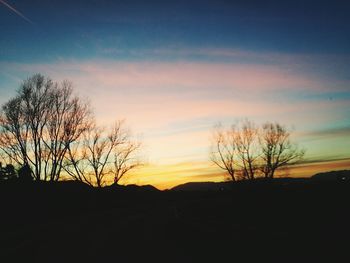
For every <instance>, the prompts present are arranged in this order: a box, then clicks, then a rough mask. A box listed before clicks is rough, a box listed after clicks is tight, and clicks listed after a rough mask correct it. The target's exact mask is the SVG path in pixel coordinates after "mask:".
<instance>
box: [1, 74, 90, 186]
mask: <svg viewBox="0 0 350 263" xmlns="http://www.w3.org/2000/svg"><path fill="white" fill-rule="evenodd" d="M90 119H91V118H90V110H89V106H88V104H86V103H83V102H82V101H81V100H80V99H79V98H78V97H76V96H73V92H72V88H71V84H70V83H69V82H63V83H62V84H61V85H60V84H58V83H56V82H53V81H52V80H51V79H49V78H45V77H44V76H42V75H40V74H37V75H34V76H32V77H30V78H28V79H27V80H25V81H24V82H23V84H22V85H21V87H20V89H19V90H18V92H17V96H16V97H15V98H13V99H10V100H9V101H8V102H7V103H5V104H4V105H3V107H2V111H1V114H0V149H1V150H2V152H3V153H4V154H5V155H7V156H8V157H9V158H10V159H11V160H12V161H13V162H14V163H17V164H18V165H20V166H23V165H28V166H29V167H30V168H31V171H32V176H33V177H34V179H35V180H51V181H55V180H58V179H59V177H60V172H61V166H62V161H63V159H64V155H65V154H66V151H67V149H68V147H69V145H70V144H71V143H73V142H74V141H76V140H77V139H78V138H79V137H80V135H81V134H82V132H83V131H84V130H85V129H86V127H87V126H88V123H89V121H90Z"/></svg>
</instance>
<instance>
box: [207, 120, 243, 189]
mask: <svg viewBox="0 0 350 263" xmlns="http://www.w3.org/2000/svg"><path fill="white" fill-rule="evenodd" d="M236 154H237V149H236V143H235V130H234V127H232V128H231V129H228V130H224V129H223V127H222V126H221V125H218V126H217V127H216V128H215V130H214V133H213V142H212V146H211V151H210V159H211V161H212V162H213V163H214V164H216V165H217V166H218V167H220V168H221V169H223V170H224V171H226V172H227V173H228V174H229V176H230V178H231V180H232V181H233V182H234V181H236V177H235V171H236V166H237V159H236Z"/></svg>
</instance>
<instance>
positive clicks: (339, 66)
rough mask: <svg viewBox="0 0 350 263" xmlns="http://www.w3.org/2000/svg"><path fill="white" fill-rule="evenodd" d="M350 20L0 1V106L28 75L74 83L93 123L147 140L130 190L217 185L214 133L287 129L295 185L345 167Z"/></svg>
mask: <svg viewBox="0 0 350 263" xmlns="http://www.w3.org/2000/svg"><path fill="white" fill-rule="evenodd" d="M146 2H147V3H146ZM349 13H350V4H346V1H298V0H294V1H277V0H274V1H258V0H256V1H253V0H252V1H250V0H247V1H243V0H241V1H111V0H80V1H64V0H60V1H59V0H52V1H47V0H46V1H44V0H0V92H1V93H0V94H1V96H0V103H1V104H2V103H4V102H5V101H6V100H8V99H9V98H10V97H12V96H14V94H15V91H16V89H17V88H18V87H19V85H20V83H21V81H22V80H24V79H26V78H27V77H29V76H31V75H32V74H34V73H42V74H44V75H47V76H49V77H51V78H53V79H54V80H57V81H61V80H64V79H68V80H70V81H72V82H73V84H74V87H75V90H76V91H77V92H78V93H79V94H80V95H81V96H82V97H88V98H89V99H90V101H91V104H92V106H93V108H94V110H95V113H96V119H97V120H98V121H99V123H101V124H103V125H108V124H111V123H112V122H113V121H114V120H117V119H126V122H127V124H128V126H129V127H130V128H131V129H132V131H133V132H134V134H135V135H137V136H139V137H140V138H141V140H142V141H143V144H144V146H145V147H144V151H143V154H144V156H146V159H147V162H148V165H146V166H145V167H143V168H140V169H139V170H138V171H137V172H136V173H137V174H136V175H135V176H133V177H131V176H130V177H129V178H128V182H130V183H138V184H148V183H151V184H154V185H155V186H157V187H159V188H167V187H171V186H173V185H176V184H179V183H184V182H187V181H209V180H214V181H219V180H222V179H223V175H222V172H221V171H220V170H218V169H217V168H216V167H215V166H213V165H212V164H211V163H210V161H209V146H210V137H211V131H212V129H213V126H214V125H215V124H217V123H218V122H221V123H223V124H224V125H229V124H233V123H235V122H236V121H238V120H240V119H242V118H249V119H250V120H253V121H255V122H256V123H258V124H260V123H263V122H265V121H278V122H280V123H282V124H285V125H286V126H287V127H289V128H291V129H293V130H294V133H293V139H294V141H296V142H297V143H298V145H299V146H301V147H304V148H306V149H307V153H306V156H305V164H303V165H300V166H299V167H297V168H295V169H294V171H295V173H294V175H295V176H309V175H312V174H313V173H315V172H320V171H327V170H334V169H346V168H350V159H349V158H350V16H349ZM291 175H293V173H292V174H291Z"/></svg>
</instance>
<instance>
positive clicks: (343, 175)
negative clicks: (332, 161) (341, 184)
mask: <svg viewBox="0 0 350 263" xmlns="http://www.w3.org/2000/svg"><path fill="white" fill-rule="evenodd" d="M311 179H312V180H318V181H350V170H340V171H330V172H323V173H317V174H315V175H313V176H311Z"/></svg>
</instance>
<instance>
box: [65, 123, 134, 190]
mask: <svg viewBox="0 0 350 263" xmlns="http://www.w3.org/2000/svg"><path fill="white" fill-rule="evenodd" d="M123 126H124V122H123V121H118V122H116V123H115V125H114V126H113V127H112V128H111V129H110V131H108V132H107V131H106V130H105V129H102V128H99V127H97V126H96V125H94V126H92V127H91V128H90V129H88V130H86V131H85V132H84V139H83V140H82V141H81V142H80V143H75V144H73V145H72V147H70V148H69V149H68V155H67V162H66V164H65V166H64V169H65V170H66V172H67V173H68V174H69V175H70V176H71V177H73V178H74V179H75V180H79V181H82V182H84V183H87V184H89V185H91V186H95V185H96V186H98V187H102V186H104V185H106V184H108V182H109V183H112V182H113V178H114V182H115V183H118V182H119V180H120V179H121V178H122V177H123V176H124V175H125V174H126V173H127V172H129V171H130V170H132V169H134V168H136V167H138V166H140V165H141V161H140V159H139V158H138V157H137V153H138V151H139V149H140V143H139V142H134V141H132V139H131V136H130V132H129V131H128V130H126V129H125V128H124V127H123Z"/></svg>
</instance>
